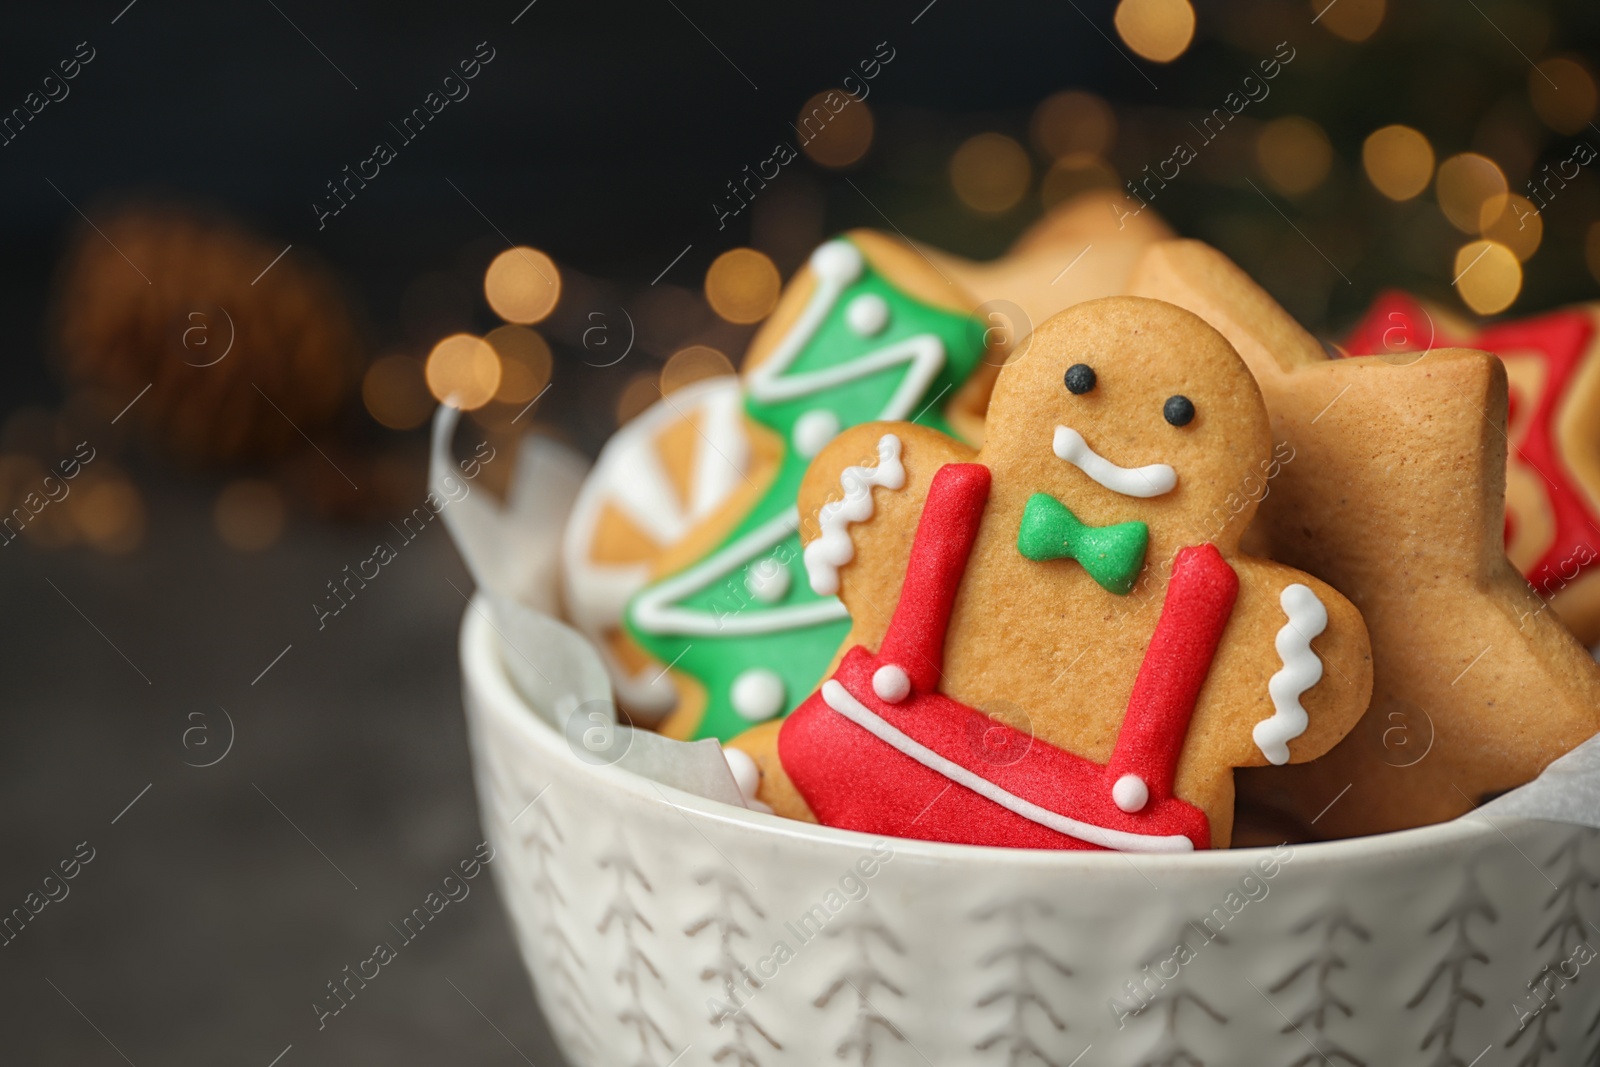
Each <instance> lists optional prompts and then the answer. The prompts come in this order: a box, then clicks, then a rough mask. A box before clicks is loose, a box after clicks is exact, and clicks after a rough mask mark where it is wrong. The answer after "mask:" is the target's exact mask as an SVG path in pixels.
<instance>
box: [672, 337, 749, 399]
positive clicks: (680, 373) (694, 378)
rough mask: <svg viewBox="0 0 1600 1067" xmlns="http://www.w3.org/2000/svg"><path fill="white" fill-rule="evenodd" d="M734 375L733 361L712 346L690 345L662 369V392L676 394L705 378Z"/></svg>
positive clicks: (679, 350)
mask: <svg viewBox="0 0 1600 1067" xmlns="http://www.w3.org/2000/svg"><path fill="white" fill-rule="evenodd" d="M732 373H733V361H732V360H730V359H729V358H728V357H727V356H725V355H723V354H722V353H721V352H719V351H717V350H716V349H715V348H712V347H711V346H710V345H690V346H689V347H688V348H680V349H678V351H676V352H674V353H672V358H671V359H669V360H667V363H666V366H664V367H662V368H661V392H662V393H663V394H670V393H675V392H677V391H678V390H679V389H682V388H683V387H684V386H686V385H693V384H694V383H695V382H698V381H700V380H701V379H704V378H715V377H718V376H720V375H727V374H732Z"/></svg>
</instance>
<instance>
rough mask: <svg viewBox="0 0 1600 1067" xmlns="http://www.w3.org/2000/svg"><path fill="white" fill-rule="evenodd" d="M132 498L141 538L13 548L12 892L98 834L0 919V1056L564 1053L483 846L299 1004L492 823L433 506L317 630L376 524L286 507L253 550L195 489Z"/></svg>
mask: <svg viewBox="0 0 1600 1067" xmlns="http://www.w3.org/2000/svg"><path fill="white" fill-rule="evenodd" d="M418 480H419V483H420V473H419V478H418ZM148 504H149V528H148V532H147V536H146V540H145V544H144V546H143V547H142V548H141V549H140V550H139V551H138V552H136V553H134V554H132V555H130V556H124V557H116V558H108V557H105V556H99V555H92V554H89V553H88V552H86V551H82V550H75V551H70V552H46V551H41V550H38V549H36V548H33V547H31V546H29V545H28V544H27V543H26V542H27V539H23V540H21V541H18V542H17V543H15V544H13V545H10V546H8V547H6V548H4V549H3V550H0V603H3V604H4V605H5V610H6V621H5V623H4V624H3V626H4V628H3V633H4V635H5V640H4V641H0V678H4V679H5V694H4V701H5V705H6V709H5V714H4V715H0V826H3V840H4V841H5V856H6V860H5V863H4V865H3V869H0V909H3V910H4V912H5V913H9V912H10V910H11V909H12V908H16V907H26V905H27V902H28V899H29V894H30V893H39V894H40V896H39V897H34V898H33V901H34V906H36V907H37V901H38V900H39V899H41V897H42V895H43V890H44V888H45V879H46V876H47V875H49V874H50V873H51V872H52V870H54V869H56V868H57V865H58V864H59V863H60V862H61V861H62V860H66V859H69V858H71V857H72V856H73V854H74V851H75V850H77V849H78V848H79V845H80V843H82V842H87V843H88V848H90V849H92V850H93V857H94V858H93V859H92V860H91V861H90V862H89V863H88V864H86V865H83V866H82V867H81V869H80V870H79V871H78V874H77V876H76V877H75V878H74V879H72V880H70V881H67V882H64V883H63V882H60V881H53V882H51V883H50V884H49V889H50V892H51V893H53V894H54V895H55V896H57V897H59V898H60V899H59V900H57V901H55V902H51V903H48V904H46V905H45V906H44V907H43V908H42V910H40V911H39V912H38V914H37V915H36V916H35V917H34V918H33V919H32V920H31V921H29V922H28V923H27V925H25V926H23V927H21V929H20V933H18V932H16V931H12V932H13V934H14V936H13V939H12V940H10V941H7V942H5V943H4V946H3V947H0V1003H3V1004H4V1005H5V1009H4V1011H3V1013H0V1016H3V1018H4V1020H5V1026H4V1030H5V1033H4V1037H3V1050H4V1051H3V1052H0V1061H3V1062H5V1063H8V1064H9V1063H28V1064H33V1063H72V1064H77V1065H81V1067H92V1065H96V1064H106V1065H110V1064H118V1063H122V1062H128V1063H132V1064H137V1065H139V1067H145V1065H146V1064H222V1063H237V1064H256V1065H259V1067H267V1065H268V1064H272V1063H274V1062H276V1063H278V1064H279V1065H280V1067H301V1065H310V1064H335V1063H337V1064H345V1063H389V1064H411V1063H416V1064H423V1063H428V1064H434V1063H472V1064H518V1063H533V1064H538V1065H539V1067H545V1065H559V1063H560V1062H561V1061H560V1060H559V1058H558V1057H557V1055H556V1054H555V1052H554V1051H553V1046H552V1044H551V1040H550V1037H549V1034H548V1031H547V1030H546V1027H545V1024H544V1021H543V1019H542V1018H541V1017H540V1014H539V1011H538V1009H537V1007H536V1006H535V1004H534V1000H533V996H532V993H531V989H530V985H529V982H528V978H527V975H526V973H525V972H524V971H523V968H522V965H521V962H520V960H519V958H518V955H517V950H516V946H515V942H514V940H513V937H512V934H511V931H510V929H509V927H508V925H507V919H506V916H505V914H504V912H503V910H502V908H501V905H500V901H499V900H498V899H497V896H496V893H495V890H494V886H493V885H492V883H491V880H490V878H489V877H488V876H487V875H486V874H485V875H482V876H480V877H478V878H476V879H475V880H473V881H471V882H469V883H466V884H467V886H468V895H467V896H465V897H464V898H462V899H460V900H459V901H457V902H455V903H451V904H449V905H447V906H446V907H445V909H444V910H443V911H441V912H440V913H439V915H438V918H437V919H436V920H435V921H434V922H431V923H430V924H429V925H428V926H427V927H426V929H425V930H424V932H423V933H422V934H421V935H419V936H418V937H417V938H416V939H415V941H414V942H413V943H411V944H408V945H403V947H400V949H399V958H398V959H397V960H396V961H395V962H393V963H391V964H390V965H388V966H386V967H384V968H383V969H382V971H381V973H380V977H379V978H377V979H376V980H374V981H373V982H372V983H370V984H369V985H368V986H367V987H366V988H365V989H364V990H361V991H360V992H359V993H358V994H357V996H356V997H355V999H353V1000H352V1001H351V1002H350V1003H349V1005H348V1006H347V1007H346V1008H345V1009H344V1010H343V1011H341V1012H340V1013H339V1014H338V1015H337V1016H332V1017H329V1018H327V1019H326V1020H325V1025H324V1026H323V1028H322V1029H320V1030H319V1028H318V1019H317V1015H316V1012H315V1011H314V1009H313V1007H312V1005H313V1003H314V1002H317V1001H319V1000H320V999H322V998H324V997H326V996H327V988H326V983H327V982H329V981H330V980H333V979H335V978H337V977H341V976H342V969H343V968H344V967H345V966H346V965H350V966H352V967H353V966H355V965H356V964H358V963H359V962H360V961H361V960H363V959H365V958H366V957H368V956H370V955H371V954H372V950H373V947H374V945H375V944H376V943H378V942H380V941H388V942H391V943H395V944H399V939H398V938H397V937H396V936H395V935H394V934H393V933H392V932H391V930H390V927H389V924H390V923H391V922H399V921H400V919H401V917H402V916H404V915H405V914H407V913H408V912H410V911H411V909H412V908H414V907H418V906H420V905H422V904H423V901H424V898H426V897H427V895H428V894H429V893H430V892H431V891H436V890H438V889H439V887H440V884H441V882H442V880H443V878H444V877H445V875H446V874H448V873H450V870H451V869H452V868H454V867H456V865H457V864H458V863H459V861H461V860H464V859H468V858H470V857H471V856H472V855H473V852H474V849H475V848H476V847H477V845H478V843H479V841H480V839H481V834H480V831H479V827H478V816H477V809H476V804H475V801H474V798H473V794H472V784H471V772H470V767H469V761H468V754H467V744H466V735H465V726H464V722H463V719H462V714H461V702H460V692H459V687H460V677H459V669H458V664H457V659H456V646H455V638H456V627H457V624H458V622H459V620H460V616H461V613H462V611H463V609H464V607H465V605H464V603H463V599H462V594H463V593H470V591H471V588H472V586H471V581H470V579H469V578H468V577H467V576H466V574H465V571H464V569H463V567H462V566H461V563H460V561H459V560H458V558H457V557H456V554H455V550H454V547H453V546H452V545H451V544H450V543H449V540H448V538H447V536H446V533H445V531H444V530H443V529H442V528H440V527H438V526H435V527H433V528H431V529H429V530H428V531H427V532H426V534H425V535H424V536H422V537H419V538H418V540H417V541H416V542H414V543H412V544H410V545H408V546H407V548H406V554H405V556H404V557H403V558H402V559H401V560H397V561H396V563H397V564H398V565H393V564H392V565H390V566H389V567H386V568H385V569H384V571H383V572H382V577H381V579H380V580H379V581H375V582H373V583H372V584H371V585H370V586H369V587H368V588H367V589H366V590H364V591H362V593H361V594H360V597H359V598H358V599H357V600H354V601H352V602H351V604H350V605H349V607H348V608H347V609H346V610H345V611H343V612H342V613H341V614H340V615H339V616H338V617H335V618H332V619H330V620H328V623H327V626H326V628H325V629H322V630H320V631H319V630H318V629H317V627H316V618H315V615H314V613H313V611H312V610H311V608H310V604H311V603H312V601H313V600H314V599H316V597H317V596H318V594H319V593H321V592H323V591H324V583H325V582H326V581H328V580H329V579H331V578H334V577H335V576H336V575H337V574H338V573H339V571H340V570H341V568H342V567H343V566H344V565H345V564H346V563H349V562H352V561H354V560H358V559H361V558H364V557H365V556H366V555H368V554H369V553H370V547H371V544H372V543H373V541H374V540H375V538H376V532H375V531H374V530H371V529H367V528H363V527H358V526H346V527H335V526H323V525H318V524H314V523H312V522H311V521H310V520H299V521H298V522H293V521H292V523H291V527H290V530H289V533H288V535H287V536H286V537H285V538H284V539H283V540H282V541H280V542H279V544H278V545H277V546H275V547H273V548H272V549H269V550H267V551H265V552H262V553H259V554H255V555H249V556H245V555H240V554H239V553H236V552H234V551H232V550H230V549H228V548H226V547H224V546H223V544H222V543H221V542H220V541H219V540H218V538H217V537H216V536H215V534H213V533H212V532H211V524H210V522H209V515H208V511H209V504H210V499H209V496H206V495H204V494H203V493H202V492H200V491H199V490H198V489H195V488H174V487H168V488H166V489H161V488H160V487H159V485H158V487H157V489H156V491H155V492H154V493H152V495H151V496H150V498H149V500H148ZM452 583H453V585H452ZM458 590H459V592H458ZM286 649H287V651H285V650H286ZM280 653H282V658H281V659H277V660H276V662H274V658H275V657H278V656H279V655H280ZM269 664H271V667H270V669H267V668H268V665H269ZM263 671H265V673H263ZM222 709H226V715H224V713H223V710H222ZM230 720H231V724H232V727H233V732H234V740H233V744H232V747H231V749H226V743H227V740H228V733H229V722H230ZM185 731H190V732H189V733H188V734H187V737H186V735H185ZM225 749H226V752H227V754H226V755H225V756H222V753H223V752H224V750H225ZM219 756H221V757H222V758H221V759H220V760H218V757H219ZM213 760H218V762H216V763H215V764H214V765H212V766H209V767H200V766H193V764H203V763H208V762H211V761H213ZM186 763H187V764H190V765H188V766H186V765H185V764H186ZM130 802H131V807H130V806H129V805H130ZM82 852H83V854H88V849H83V850H82ZM63 885H64V886H65V889H66V895H65V896H61V893H62V888H61V887H62V886H63ZM454 892H455V893H456V895H457V896H459V894H460V890H459V889H457V890H455V891H454ZM289 1046H293V1047H292V1048H289ZM286 1050H287V1051H286ZM279 1056H281V1059H278V1060H276V1061H275V1060H274V1057H279Z"/></svg>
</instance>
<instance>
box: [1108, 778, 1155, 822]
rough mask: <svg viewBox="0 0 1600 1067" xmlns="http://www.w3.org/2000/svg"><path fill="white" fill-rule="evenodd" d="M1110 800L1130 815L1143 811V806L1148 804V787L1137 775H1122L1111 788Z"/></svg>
mask: <svg viewBox="0 0 1600 1067" xmlns="http://www.w3.org/2000/svg"><path fill="white" fill-rule="evenodd" d="M1111 799H1112V800H1113V801H1114V802H1115V803H1116V805H1117V807H1119V808H1121V809H1122V810H1123V811H1125V812H1127V813H1128V814H1129V815H1132V814H1133V813H1134V812H1136V811H1143V810H1144V806H1145V805H1146V804H1148V803H1150V787H1149V786H1148V785H1146V784H1145V780H1144V779H1143V778H1140V777H1139V776H1138V775H1137V774H1124V775H1123V776H1122V777H1121V778H1118V779H1117V783H1116V784H1115V785H1113V786H1112V787H1111Z"/></svg>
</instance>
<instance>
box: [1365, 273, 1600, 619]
mask: <svg viewBox="0 0 1600 1067" xmlns="http://www.w3.org/2000/svg"><path fill="white" fill-rule="evenodd" d="M1595 327H1596V309H1595V308H1593V307H1583V308H1567V309H1564V310H1560V311H1552V312H1549V313H1547V314H1544V315H1539V316H1536V317H1534V318H1531V319H1522V320H1519V321H1514V322H1500V323H1495V324H1493V325H1490V326H1485V327H1482V328H1481V329H1480V328H1478V327H1475V326H1473V325H1472V324H1471V323H1467V322H1463V321H1460V320H1458V319H1456V318H1454V317H1452V316H1450V315H1448V314H1447V313H1445V312H1444V311H1442V310H1440V309H1438V308H1432V307H1427V306H1424V305H1423V304H1421V303H1418V302H1417V301H1416V300H1414V299H1412V298H1411V297H1409V296H1407V295H1406V294H1404V293H1397V292H1396V293H1385V294H1384V295H1383V296H1382V297H1380V298H1379V299H1378V300H1377V302H1375V303H1374V304H1373V306H1372V308H1371V309H1370V310H1369V311H1368V312H1367V315H1366V317H1365V318H1364V319H1363V320H1362V322H1361V323H1360V324H1359V325H1358V326H1357V327H1356V329H1355V331H1354V332H1353V333H1352V335H1351V337H1350V338H1349V340H1348V341H1346V342H1345V344H1346V347H1347V348H1348V349H1349V350H1350V352H1351V353H1352V354H1353V355H1358V356H1359V355H1367V354H1382V353H1395V352H1416V353H1421V352H1424V351H1427V350H1428V349H1430V348H1450V347H1456V346H1460V347H1463V348H1481V349H1483V350H1484V351H1487V352H1493V353H1494V354H1495V355H1497V356H1499V357H1500V361H1501V362H1502V363H1504V364H1505V366H1506V380H1507V385H1508V387H1509V396H1508V403H1509V408H1508V411H1507V418H1506V438H1507V443H1508V445H1509V447H1508V448H1507V450H1506V523H1505V527H1506V528H1505V538H1506V555H1508V556H1510V557H1511V562H1512V563H1513V564H1515V565H1516V567H1517V569H1518V570H1520V571H1521V572H1522V573H1523V575H1524V576H1526V577H1527V579H1528V582H1529V584H1531V585H1532V586H1533V588H1534V590H1535V591H1536V592H1537V593H1538V594H1539V597H1540V598H1541V599H1540V600H1539V602H1537V603H1533V604H1530V605H1529V608H1528V610H1532V611H1543V610H1545V603H1546V602H1548V604H1549V607H1550V608H1551V609H1553V610H1554V611H1555V613H1556V614H1557V615H1558V616H1560V617H1561V620H1562V621H1563V622H1565V623H1566V624H1567V625H1568V626H1570V627H1571V628H1572V632H1573V633H1575V634H1577V636H1578V640H1580V641H1582V642H1583V643H1584V644H1586V645H1593V644H1595V643H1596V642H1597V641H1600V566H1596V564H1597V563H1600V433H1596V428H1597V425H1600V331H1597V330H1596V328H1595Z"/></svg>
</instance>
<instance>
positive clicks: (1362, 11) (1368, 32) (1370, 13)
mask: <svg viewBox="0 0 1600 1067" xmlns="http://www.w3.org/2000/svg"><path fill="white" fill-rule="evenodd" d="M1386 6H1387V5H1386V4H1385V3H1384V0H1311V11H1312V15H1313V19H1312V21H1314V22H1316V23H1317V24H1318V25H1320V26H1321V27H1322V28H1323V29H1325V30H1327V31H1328V32H1329V33H1331V34H1333V35H1334V36H1335V37H1343V38H1344V39H1345V40H1347V41H1352V42H1360V41H1365V40H1366V39H1367V38H1368V37H1371V36H1372V35H1373V34H1374V33H1376V32H1378V27H1379V26H1381V25H1383V15H1384V9H1385V7H1386Z"/></svg>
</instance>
